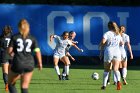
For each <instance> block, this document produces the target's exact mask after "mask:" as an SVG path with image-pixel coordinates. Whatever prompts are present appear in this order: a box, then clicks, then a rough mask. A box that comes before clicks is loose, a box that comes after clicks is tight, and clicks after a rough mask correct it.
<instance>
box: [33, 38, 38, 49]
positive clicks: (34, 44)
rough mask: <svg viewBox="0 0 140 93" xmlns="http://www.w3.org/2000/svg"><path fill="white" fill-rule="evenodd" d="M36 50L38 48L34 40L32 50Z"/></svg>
mask: <svg viewBox="0 0 140 93" xmlns="http://www.w3.org/2000/svg"><path fill="white" fill-rule="evenodd" d="M36 48H39V46H38V42H37V40H36V39H35V38H34V41H33V50H34V49H36Z"/></svg>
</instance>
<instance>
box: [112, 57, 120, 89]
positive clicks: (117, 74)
mask: <svg viewBox="0 0 140 93" xmlns="http://www.w3.org/2000/svg"><path fill="white" fill-rule="evenodd" d="M112 63H113V70H114V74H115V76H116V79H117V90H120V89H121V83H120V72H119V70H118V68H119V64H120V61H119V60H113V61H112Z"/></svg>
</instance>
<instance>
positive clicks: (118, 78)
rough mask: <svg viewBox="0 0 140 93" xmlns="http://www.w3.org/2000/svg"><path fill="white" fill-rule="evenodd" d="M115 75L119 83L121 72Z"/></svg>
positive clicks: (115, 72)
mask: <svg viewBox="0 0 140 93" xmlns="http://www.w3.org/2000/svg"><path fill="white" fill-rule="evenodd" d="M114 74H115V76H116V79H117V81H120V72H119V71H114Z"/></svg>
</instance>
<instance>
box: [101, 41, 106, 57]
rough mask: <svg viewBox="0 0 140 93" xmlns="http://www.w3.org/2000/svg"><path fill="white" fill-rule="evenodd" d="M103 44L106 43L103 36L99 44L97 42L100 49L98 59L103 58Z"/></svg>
mask: <svg viewBox="0 0 140 93" xmlns="http://www.w3.org/2000/svg"><path fill="white" fill-rule="evenodd" d="M105 44H106V39H105V38H103V39H102V40H101V42H100V44H99V50H100V55H99V57H100V59H102V58H103V50H104V47H105Z"/></svg>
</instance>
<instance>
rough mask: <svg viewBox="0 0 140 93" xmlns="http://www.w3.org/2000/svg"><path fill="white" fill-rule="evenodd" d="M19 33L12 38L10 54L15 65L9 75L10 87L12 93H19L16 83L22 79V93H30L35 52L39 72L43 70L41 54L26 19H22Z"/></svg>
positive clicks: (19, 24)
mask: <svg viewBox="0 0 140 93" xmlns="http://www.w3.org/2000/svg"><path fill="white" fill-rule="evenodd" d="M18 29H19V33H17V34H15V35H13V36H12V38H11V41H10V44H9V49H8V52H9V54H10V55H11V56H13V63H12V66H11V69H10V71H9V75H8V79H9V80H8V87H9V92H10V93H17V91H16V87H15V84H16V81H17V79H19V77H20V79H21V84H20V85H21V93H28V87H29V84H30V81H31V78H32V74H33V69H34V63H35V62H34V57H33V55H32V53H33V52H35V55H36V57H37V61H38V68H39V70H41V69H42V59H41V52H40V49H39V47H38V44H37V41H36V39H35V38H34V37H33V36H32V35H30V34H29V32H30V25H29V23H28V22H27V20H26V19H21V20H20V21H19V23H18Z"/></svg>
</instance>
